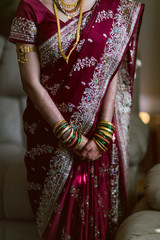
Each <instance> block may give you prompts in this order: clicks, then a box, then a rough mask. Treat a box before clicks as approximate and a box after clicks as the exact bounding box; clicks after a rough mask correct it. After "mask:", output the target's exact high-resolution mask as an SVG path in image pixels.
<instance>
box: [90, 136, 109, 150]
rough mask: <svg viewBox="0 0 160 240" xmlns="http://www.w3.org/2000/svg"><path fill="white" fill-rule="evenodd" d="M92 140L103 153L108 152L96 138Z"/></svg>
mask: <svg viewBox="0 0 160 240" xmlns="http://www.w3.org/2000/svg"><path fill="white" fill-rule="evenodd" d="M92 139H93V140H94V142H95V143H96V144H97V145H98V147H99V148H100V149H101V150H102V151H103V152H106V150H107V148H105V147H104V146H103V147H102V145H100V143H99V142H98V141H97V140H96V139H95V138H94V137H93V138H92Z"/></svg>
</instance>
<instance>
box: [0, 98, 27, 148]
mask: <svg viewBox="0 0 160 240" xmlns="http://www.w3.org/2000/svg"><path fill="white" fill-rule="evenodd" d="M21 115H22V112H21V109H20V103H19V101H18V100H17V99H16V98H9V97H0V142H14V143H19V144H22V143H23V141H24V139H23V132H22V131H23V130H22V124H21V117H22V116H21Z"/></svg>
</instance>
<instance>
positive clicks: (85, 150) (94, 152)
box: [75, 136, 101, 161]
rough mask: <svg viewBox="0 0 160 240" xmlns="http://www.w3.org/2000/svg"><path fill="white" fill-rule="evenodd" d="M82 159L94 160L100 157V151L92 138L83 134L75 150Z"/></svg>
mask: <svg viewBox="0 0 160 240" xmlns="http://www.w3.org/2000/svg"><path fill="white" fill-rule="evenodd" d="M75 153H76V155H78V156H79V157H80V158H81V159H82V160H89V161H94V160H96V159H98V158H100V157H101V151H100V150H99V148H98V146H97V144H96V143H95V142H94V141H93V140H89V139H88V138H86V137H85V136H83V139H82V143H81V145H80V146H79V148H78V149H77V150H76V151H75Z"/></svg>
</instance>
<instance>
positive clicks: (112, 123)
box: [99, 121, 115, 128]
mask: <svg viewBox="0 0 160 240" xmlns="http://www.w3.org/2000/svg"><path fill="white" fill-rule="evenodd" d="M99 123H106V124H109V125H111V126H113V127H114V128H115V126H114V125H113V123H111V122H108V121H99Z"/></svg>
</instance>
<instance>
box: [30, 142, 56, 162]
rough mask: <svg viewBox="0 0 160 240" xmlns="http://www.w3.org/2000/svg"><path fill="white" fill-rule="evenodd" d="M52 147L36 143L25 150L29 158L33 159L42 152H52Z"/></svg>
mask: <svg viewBox="0 0 160 240" xmlns="http://www.w3.org/2000/svg"><path fill="white" fill-rule="evenodd" d="M53 150H54V148H53V147H52V146H50V145H46V144H42V145H39V144H37V145H36V147H34V148H31V149H30V150H28V151H27V152H26V154H27V155H28V156H29V157H30V158H31V159H35V157H36V156H40V155H42V154H48V153H53Z"/></svg>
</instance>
